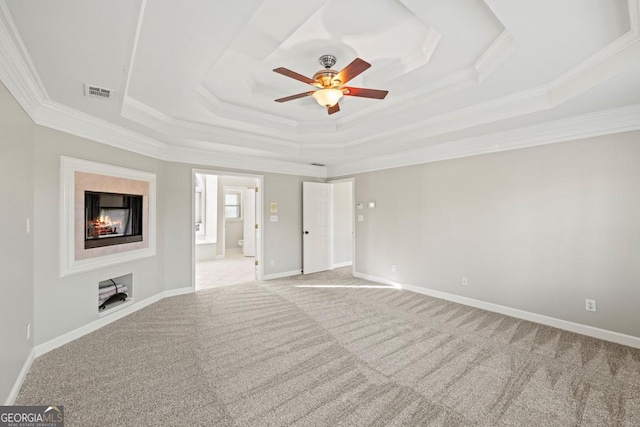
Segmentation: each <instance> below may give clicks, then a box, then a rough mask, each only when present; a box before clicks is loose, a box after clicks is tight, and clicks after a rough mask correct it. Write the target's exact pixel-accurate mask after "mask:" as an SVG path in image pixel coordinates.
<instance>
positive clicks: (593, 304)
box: [585, 299, 596, 311]
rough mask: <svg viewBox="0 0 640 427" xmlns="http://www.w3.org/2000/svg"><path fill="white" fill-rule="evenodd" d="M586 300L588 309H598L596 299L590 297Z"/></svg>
mask: <svg viewBox="0 0 640 427" xmlns="http://www.w3.org/2000/svg"><path fill="white" fill-rule="evenodd" d="M585 302H586V306H585V308H586V310H587V311H596V300H594V299H588V300H585Z"/></svg>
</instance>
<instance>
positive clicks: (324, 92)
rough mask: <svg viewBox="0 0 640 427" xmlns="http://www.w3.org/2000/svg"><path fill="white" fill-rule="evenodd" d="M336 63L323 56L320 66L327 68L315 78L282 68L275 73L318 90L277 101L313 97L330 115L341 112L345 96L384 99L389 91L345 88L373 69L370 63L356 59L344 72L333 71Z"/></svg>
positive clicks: (330, 56)
mask: <svg viewBox="0 0 640 427" xmlns="http://www.w3.org/2000/svg"><path fill="white" fill-rule="evenodd" d="M335 63H336V57H335V56H333V55H322V56H321V57H320V64H322V66H323V67H324V68H325V69H324V70H320V71H318V72H317V73H315V74H314V75H313V78H312V79H310V78H309V77H306V76H303V75H302V74H298V73H296V72H295V71H291V70H289V69H286V68H283V67H280V68H276V69H275V70H273V71H275V72H276V73H278V74H282V75H283V76H287V77H291V78H292V79H296V80H299V81H301V82H303V83H307V84H310V85H311V86H315V87H317V88H318V89H316V90H311V91H309V92H302V93H298V94H296V95H291V96H287V97H284V98H280V99H276V100H275V101H276V102H287V101H292V100H294V99H298V98H304V97H305V96H313V98H314V99H315V100H316V101H317V102H318V104H320V105H321V106H323V107H327V112H328V113H329V114H333V113H337V112H338V111H340V106H339V105H338V101H340V98H342V96H343V95H347V96H359V97H362V98H373V99H384V97H385V96H387V93H389V91H386V90H377V89H365V88H360V87H348V86H343V85H344V84H345V83H347V82H348V81H349V80H351V79H353V78H354V77H356V76H357V75H359V74H360V73H362V72H363V71H365V70H366V69H367V68H369V67H371V64H369V63H368V62H366V61H364V60H362V59H360V58H356V59H354V60H353V62H351V64H349V65H347V66H346V67H344V68H343V69H342V71H335V70H332V69H331V67H333V66H334V65H335Z"/></svg>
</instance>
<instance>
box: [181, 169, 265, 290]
mask: <svg viewBox="0 0 640 427" xmlns="http://www.w3.org/2000/svg"><path fill="white" fill-rule="evenodd" d="M261 187H262V176H259V175H246V174H235V173H229V172H218V171H208V170H194V171H193V188H194V197H193V224H194V234H193V248H194V249H193V254H194V255H193V268H194V275H193V277H194V285H193V286H194V288H195V290H202V289H208V288H215V287H221V286H229V285H235V284H240V283H247V282H252V281H254V280H260V279H261V277H262V273H261V270H260V269H261V267H262V266H261V265H260V257H261V253H262V250H261V249H262V245H261V242H262V239H261V236H262V227H261V212H262V194H261V192H260V189H261Z"/></svg>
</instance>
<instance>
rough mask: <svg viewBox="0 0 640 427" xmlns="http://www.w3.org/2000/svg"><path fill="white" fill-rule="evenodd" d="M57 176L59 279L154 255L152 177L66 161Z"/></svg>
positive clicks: (63, 160) (131, 170) (111, 167)
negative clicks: (58, 179)
mask: <svg viewBox="0 0 640 427" xmlns="http://www.w3.org/2000/svg"><path fill="white" fill-rule="evenodd" d="M60 171H61V173H60V179H61V182H60V189H61V191H60V206H61V210H60V277H64V276H67V275H71V274H76V273H80V272H83V271H89V270H94V269H98V268H102V267H106V266H109V265H114V264H119V263H122V262H127V261H132V260H135V259H139V258H146V257H150V256H154V255H155V253H156V243H155V242H156V239H155V235H156V214H155V212H156V209H155V192H156V176H155V174H153V173H150V172H144V171H138V170H135V169H127V168H122V167H119V166H114V165H107V164H104V163H97V162H91V161H88V160H81V159H75V158H71V157H65V156H61V158H60Z"/></svg>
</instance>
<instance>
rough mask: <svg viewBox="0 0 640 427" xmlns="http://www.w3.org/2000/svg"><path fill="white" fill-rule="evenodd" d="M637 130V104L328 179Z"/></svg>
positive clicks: (335, 169)
mask: <svg viewBox="0 0 640 427" xmlns="http://www.w3.org/2000/svg"><path fill="white" fill-rule="evenodd" d="M639 129H640V104H634V105H630V106H627V107H620V108H614V109H610V110H604V111H598V112H595V113H589V114H583V115H580V116H575V117H571V118H567V119H561V120H556V121H552V122H548V123H544V124H540V125H535V126H529V127H525V128H521V129H516V130H510V131H505V132H499V133H494V134H489V135H482V136H479V137H475V138H468V139H463V140H458V141H455V142H447V143H443V144H438V145H432V146H429V147H425V148H421V149H418V150H411V151H405V152H402V153H397V154H391V155H384V156H378V157H375V158H370V159H363V160H357V161H354V162H345V163H342V164H339V165H335V166H329V168H328V177H329V178H333V177H340V176H345V175H352V174H357V173H364V172H372V171H376V170H383V169H391V168H397V167H403V166H412V165H417V164H422V163H430V162H437V161H441V160H449V159H455V158H460V157H468V156H476V155H480V154H488V153H496V152H501V151H509V150H516V149H519V148H527V147H534V146H537V145H546V144H553V143H558V142H565V141H572V140H577V139H585V138H591V137H595V136H601V135H608V134H615V133H622V132H629V131H634V130H639Z"/></svg>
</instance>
